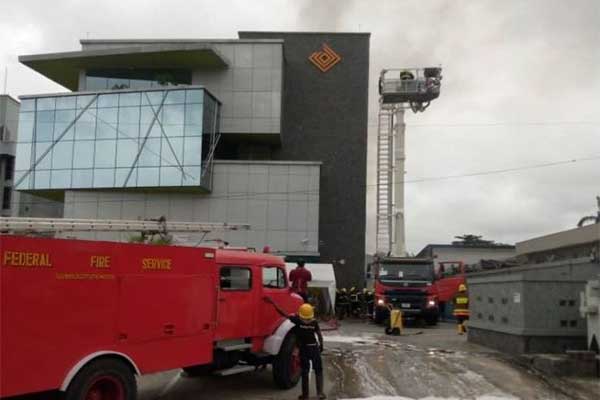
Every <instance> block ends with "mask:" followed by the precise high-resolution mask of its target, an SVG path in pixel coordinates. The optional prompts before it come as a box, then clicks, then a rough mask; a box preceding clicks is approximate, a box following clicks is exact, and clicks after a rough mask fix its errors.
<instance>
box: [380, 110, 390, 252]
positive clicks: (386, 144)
mask: <svg viewBox="0 0 600 400" xmlns="http://www.w3.org/2000/svg"><path fill="white" fill-rule="evenodd" d="M393 123H394V108H393V107H389V106H386V105H384V104H381V105H380V109H379V120H378V126H377V232H376V238H377V252H383V253H388V252H389V251H390V249H391V247H392V218H393V214H392V213H393V210H392V204H393V203H392V183H393V152H392V149H393V139H394V132H393Z"/></svg>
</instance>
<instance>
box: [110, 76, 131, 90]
mask: <svg viewBox="0 0 600 400" xmlns="http://www.w3.org/2000/svg"><path fill="white" fill-rule="evenodd" d="M108 89H109V90H120V89H129V79H115V78H109V79H108Z"/></svg>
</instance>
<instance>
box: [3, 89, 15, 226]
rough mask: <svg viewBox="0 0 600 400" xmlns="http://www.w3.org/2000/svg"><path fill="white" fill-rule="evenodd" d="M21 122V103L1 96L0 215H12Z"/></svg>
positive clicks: (6, 96)
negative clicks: (16, 154) (18, 133)
mask: <svg viewBox="0 0 600 400" xmlns="http://www.w3.org/2000/svg"><path fill="white" fill-rule="evenodd" d="M18 122H19V102H18V101H17V100H15V99H13V98H12V97H10V96H8V95H5V94H3V95H0V194H1V195H2V198H1V204H0V206H1V207H0V215H2V216H10V215H11V214H12V211H11V208H12V196H13V177H14V171H15V168H14V167H15V153H16V144H17V128H18V125H19V124H18Z"/></svg>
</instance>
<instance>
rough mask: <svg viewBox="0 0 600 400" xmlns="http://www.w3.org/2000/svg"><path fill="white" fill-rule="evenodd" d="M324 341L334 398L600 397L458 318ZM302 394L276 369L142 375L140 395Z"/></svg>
mask: <svg viewBox="0 0 600 400" xmlns="http://www.w3.org/2000/svg"><path fill="white" fill-rule="evenodd" d="M325 347H326V351H325V352H324V358H325V366H326V380H327V394H328V396H329V398H330V399H345V398H369V397H373V398H374V399H382V398H386V397H380V396H389V397H391V398H393V399H404V398H409V399H422V398H425V397H429V398H432V397H434V398H444V399H445V398H458V399H480V400H483V399H486V400H491V399H514V398H518V399H523V400H529V399H553V400H554V399H555V400H563V399H564V400H567V399H584V400H587V399H590V400H591V399H593V400H598V399H599V398H600V381H599V380H597V379H596V380H594V379H588V380H585V379H580V380H562V379H556V378H552V379H550V378H547V377H544V376H541V375H539V374H536V373H534V372H532V371H530V370H527V369H525V368H523V367H521V366H519V365H518V364H516V363H515V362H514V361H513V360H512V359H511V358H509V357H507V356H504V355H502V354H500V353H497V352H494V351H491V350H489V349H486V348H483V347H480V346H477V345H473V344H470V343H468V342H467V341H466V338H465V337H464V336H459V335H457V334H456V333H455V326H454V325H452V324H441V325H440V326H438V327H437V328H423V329H420V328H408V329H407V330H406V331H405V332H404V335H403V336H400V337H390V336H386V335H384V334H383V332H382V328H381V327H379V326H374V325H372V324H368V323H363V322H345V323H344V324H343V325H342V327H341V328H340V329H339V331H333V332H329V333H328V334H327V336H326V338H325ZM311 393H314V387H313V385H311ZM298 394H299V388H295V389H292V390H288V391H279V390H276V389H274V386H273V382H272V378H271V371H269V370H266V371H263V372H252V373H247V374H240V375H236V376H230V377H208V378H187V377H184V376H182V375H181V374H180V373H179V371H170V372H166V373H161V374H156V375H151V376H145V377H143V378H142V379H141V381H140V399H141V400H169V399H178V400H188V399H189V400H192V399H223V400H227V399H232V400H233V399H250V400H252V399H255V400H269V399H272V400H275V399H281V400H288V399H296V398H297V396H298ZM375 396H378V397H375Z"/></svg>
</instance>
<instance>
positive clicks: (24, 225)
mask: <svg viewBox="0 0 600 400" xmlns="http://www.w3.org/2000/svg"><path fill="white" fill-rule="evenodd" d="M248 229H250V225H249V224H228V223H216V222H174V221H173V222H172V221H167V220H166V219H164V218H159V219H157V220H123V219H73V218H24V217H0V232H4V233H18V232H34V233H50V232H142V233H148V234H156V233H167V232H190V233H192V232H195V233H209V232H213V231H237V230H248Z"/></svg>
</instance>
